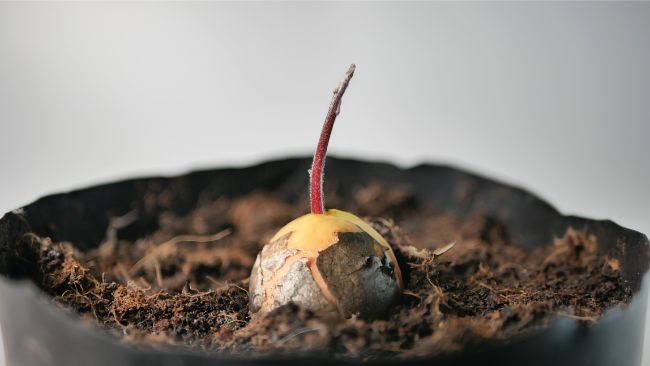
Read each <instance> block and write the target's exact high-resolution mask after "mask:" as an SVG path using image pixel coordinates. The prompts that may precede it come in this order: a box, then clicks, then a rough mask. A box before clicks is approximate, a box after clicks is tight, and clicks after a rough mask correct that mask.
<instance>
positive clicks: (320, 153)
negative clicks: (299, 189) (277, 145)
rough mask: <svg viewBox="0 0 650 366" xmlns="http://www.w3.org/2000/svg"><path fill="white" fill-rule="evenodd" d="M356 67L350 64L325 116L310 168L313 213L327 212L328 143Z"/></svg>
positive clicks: (335, 90)
mask: <svg viewBox="0 0 650 366" xmlns="http://www.w3.org/2000/svg"><path fill="white" fill-rule="evenodd" d="M355 68H356V66H355V65H354V64H352V65H350V67H349V68H348V71H347V72H346V73H345V78H344V79H343V80H342V81H341V82H340V83H339V85H338V86H337V87H336V89H334V96H333V97H332V102H331V103H330V107H329V110H328V111H327V116H326V117H325V123H324V124H323V129H322V130H321V133H320V138H319V139H318V147H316V153H315V154H314V161H313V162H312V164H311V169H310V170H309V175H310V178H311V181H310V183H309V184H310V198H311V213H313V214H322V213H323V212H325V200H324V197H323V169H324V168H325V155H326V154H327V145H328V144H329V141H330V135H331V134H332V128H333V127H334V121H336V116H338V115H339V112H340V108H341V98H342V97H343V93H345V89H347V88H348V84H349V83H350V79H352V75H354V69H355Z"/></svg>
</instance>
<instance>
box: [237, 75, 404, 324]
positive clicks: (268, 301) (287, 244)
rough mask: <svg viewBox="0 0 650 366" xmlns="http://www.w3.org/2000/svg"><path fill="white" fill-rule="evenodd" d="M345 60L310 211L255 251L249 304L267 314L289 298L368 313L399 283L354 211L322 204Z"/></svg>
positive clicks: (394, 267)
mask: <svg viewBox="0 0 650 366" xmlns="http://www.w3.org/2000/svg"><path fill="white" fill-rule="evenodd" d="M354 70H355V65H354V64H353V65H351V66H350V68H349V69H348V71H347V72H346V74H345V78H344V79H343V80H342V81H341V82H340V83H339V85H338V86H337V87H336V89H334V96H333V98H332V101H331V103H330V106H329V110H328V112H327V116H326V118H325V123H324V125H323V129H322V132H321V135H320V139H319V140H318V147H317V148H316V153H315V154H314V160H313V163H312V166H311V169H310V171H309V174H310V198H311V213H309V214H306V215H304V216H302V217H299V218H297V219H295V220H293V221H291V222H290V223H289V224H287V225H286V226H284V227H283V228H282V229H280V231H278V233H277V234H275V236H274V237H273V238H272V239H271V241H270V242H269V243H268V244H267V245H266V246H264V248H263V249H262V251H261V252H260V253H259V254H258V255H257V259H256V261H255V264H254V265H253V269H252V273H251V277H250V288H249V294H250V295H249V296H250V309H251V312H253V313H266V312H269V311H271V310H273V309H275V308H277V307H279V306H282V305H285V304H287V303H290V302H294V303H296V304H299V305H301V306H303V307H305V308H307V309H309V310H312V311H315V312H319V313H324V314H331V315H336V316H343V317H350V316H351V315H353V314H359V316H361V317H363V318H374V317H377V316H379V315H381V314H383V313H385V312H386V311H387V310H388V308H389V307H390V306H391V304H392V303H393V302H394V301H395V300H396V299H397V298H398V297H399V295H400V293H401V291H402V287H403V282H402V274H401V271H400V268H399V265H398V263H397V260H396V258H395V254H394V253H393V250H392V249H391V247H390V245H389V244H388V242H387V241H386V240H385V239H384V238H383V237H382V236H381V235H380V234H379V233H378V232H377V231H376V230H374V229H373V228H372V227H371V226H370V225H369V224H368V223H366V222H364V221H363V220H362V219H360V218H359V217H357V216H355V215H353V214H351V213H348V212H344V211H340V210H335V209H329V210H326V209H325V207H324V199H323V168H324V165H325V155H326V152H327V145H328V143H329V139H330V135H331V133H332V127H333V126H334V121H335V120H336V117H337V115H338V113H339V110H340V106H341V97H342V96H343V93H345V90H346V89H347V87H348V84H349V82H350V79H351V78H352V75H353V74H354Z"/></svg>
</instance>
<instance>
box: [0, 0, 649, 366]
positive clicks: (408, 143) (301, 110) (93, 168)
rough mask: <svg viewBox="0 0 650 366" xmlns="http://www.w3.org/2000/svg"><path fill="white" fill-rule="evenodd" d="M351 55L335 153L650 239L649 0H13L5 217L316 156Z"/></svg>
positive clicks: (8, 30) (5, 13)
mask: <svg viewBox="0 0 650 366" xmlns="http://www.w3.org/2000/svg"><path fill="white" fill-rule="evenodd" d="M350 62H355V63H357V65H358V69H357V74H356V76H355V78H354V80H353V81H352V84H351V86H350V88H349V90H348V94H347V95H346V98H345V100H344V104H343V108H342V114H341V116H340V119H339V122H338V124H337V126H336V128H335V132H334V135H333V138H332V144H331V151H332V152H334V153H336V154H339V155H348V156H356V157H361V158H368V159H373V160H377V159H380V160H389V161H392V162H395V163H397V164H400V165H411V164H414V163H417V162H421V161H436V162H449V163H453V164H457V165H460V166H462V167H466V168H470V169H473V170H475V171H477V172H480V173H484V174H488V175H490V176H493V177H496V178H499V179H501V180H504V181H507V182H511V183H514V184H518V185H522V186H524V187H527V188H529V189H530V190H532V191H533V192H536V193H538V194H539V195H541V196H542V197H544V198H546V199H547V200H549V201H550V202H551V203H553V204H554V205H555V206H556V207H558V208H559V209H560V210H562V211H563V212H566V213H573V214H580V215H586V216H589V217H594V218H611V219H613V220H615V221H617V222H618V223H620V224H622V225H624V226H627V227H631V228H634V229H638V230H640V231H643V232H646V233H650V213H649V212H650V211H649V209H648V207H650V193H649V191H648V188H647V187H649V186H650V158H649V157H650V144H648V137H649V136H650V100H649V97H650V71H649V66H650V4H648V3H519V4H507V3H498V4H495V3H432V4H431V3H418V4H404V3H402V4H394V3H356V4H332V3H327V4H324V3H322V4H317V3H310V4H299V3H287V4H268V3H266V4H252V3H241V4H221V3H143V4H128V3H113V4H102V3H86V4H84V3H48V4H42V3H41V4H35V3H25V4H11V3H1V4H0V167H1V171H2V179H1V180H0V190H1V192H2V194H1V195H0V211H2V212H4V211H7V210H10V209H12V208H15V207H18V206H21V205H24V204H26V203H29V202H30V201H32V200H33V199H35V198H37V197H39V196H41V195H43V194H46V193H51V192H55V191H61V190H68V189H74V188H78V187H82V186H85V185H88V184H93V183H99V182H106V181H110V180H115V179H119V178H124V177H133V176H141V175H147V174H159V173H164V174H175V173H179V172H184V171H187V170H189V169H192V168H197V167H211V166H215V165H223V164H237V165H240V164H249V163H253V162H258V161H262V160H266V159H269V158H274V157H281V156H285V155H287V154H289V155H292V154H306V153H311V151H312V150H313V149H314V146H315V142H316V139H317V136H318V133H319V129H320V124H321V122H322V118H323V116H324V114H325V110H326V107H327V104H328V103H329V98H330V95H331V90H332V88H333V87H334V86H335V84H336V82H337V81H338V80H339V79H340V77H341V75H342V73H343V71H344V70H345V68H346V67H347V65H348V64H349V63H350ZM648 338H650V337H646V344H650V342H649V340H648ZM646 349H650V345H649V346H648V347H646ZM1 359H2V351H1V349H0V365H2V361H1ZM646 360H647V359H646ZM647 363H650V362H647Z"/></svg>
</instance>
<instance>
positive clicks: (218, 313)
mask: <svg viewBox="0 0 650 366" xmlns="http://www.w3.org/2000/svg"><path fill="white" fill-rule="evenodd" d="M328 203H329V204H330V205H331V206H332V207H337V208H340V209H345V210H347V211H350V212H353V213H356V214H359V215H363V216H367V217H368V220H369V221H370V222H371V223H372V224H373V225H374V227H375V228H377V229H378V231H380V233H382V234H383V235H384V236H385V237H386V239H387V240H388V241H389V242H390V243H391V244H392V245H393V246H394V248H395V249H396V254H397V255H398V257H399V259H400V261H401V267H402V271H403V273H404V275H405V282H406V284H405V290H404V293H403V296H402V299H401V301H400V302H399V303H398V304H396V305H395V307H394V309H393V310H392V312H391V313H390V314H389V315H388V316H387V317H385V318H384V319H379V320H375V321H370V322H368V321H363V320H360V319H357V318H354V317H353V318H351V319H347V320H344V321H340V322H332V320H331V319H330V320H324V319H322V318H319V317H318V316H317V314H313V313H309V312H307V311H305V310H303V309H300V308H298V307H296V306H293V305H292V306H286V307H283V308H280V309H278V310H277V311H275V312H273V313H271V314H269V315H267V316H264V317H259V318H255V319H253V320H251V317H250V315H249V312H248V295H247V288H248V282H247V281H248V280H247V277H248V275H249V271H250V269H251V267H252V265H253V261H254V259H255V256H256V254H257V252H258V251H259V250H260V249H261V247H262V246H263V245H264V244H265V243H266V242H267V240H269V239H270V237H271V236H273V234H274V233H275V232H276V231H277V230H278V229H279V228H280V227H281V226H282V225H284V224H285V223H287V222H289V221H290V220H292V219H293V218H295V217H298V216H300V215H302V214H304V213H305V212H306V211H307V205H306V202H304V203H303V204H300V205H296V206H290V205H287V204H285V203H283V202H281V201H279V200H278V199H276V198H275V197H273V196H271V195H266V194H263V193H254V194H250V195H248V196H246V197H243V198H239V199H236V200H232V201H231V200H226V199H219V200H217V201H215V202H212V203H209V204H207V205H203V206H201V207H198V208H196V209H195V210H193V211H192V212H191V213H190V214H188V215H186V216H183V217H178V216H175V215H174V214H173V213H171V212H160V214H159V222H160V229H159V230H158V231H156V232H154V233H153V234H151V235H149V236H147V237H143V238H140V239H138V240H136V241H124V240H121V239H119V238H118V235H116V233H117V230H118V229H120V228H124V227H128V225H129V224H130V222H132V221H133V219H136V218H137V217H136V216H137V213H131V214H129V215H126V216H123V217H120V218H115V219H114V220H112V226H111V228H109V230H108V232H107V234H106V238H105V240H104V242H103V243H102V244H101V245H100V246H99V247H98V249H96V250H93V251H89V252H80V251H78V250H77V249H76V248H75V247H74V243H52V242H51V241H50V240H49V239H47V238H39V237H36V236H28V237H26V243H27V244H29V245H30V246H31V247H32V248H34V249H36V250H38V253H39V264H40V268H39V272H38V273H37V274H36V275H35V277H36V279H37V281H38V282H39V283H40V286H41V287H42V288H43V289H44V290H45V291H47V292H48V293H50V294H51V295H52V296H53V298H54V300H55V301H56V302H57V303H60V304H61V305H62V306H64V307H65V308H68V309H72V310H74V311H76V312H77V313H79V314H80V315H81V316H82V317H83V318H85V319H88V320H89V321H90V322H92V323H95V324H98V325H100V326H102V327H104V328H105V329H106V330H107V331H108V332H110V333H112V334H114V335H115V336H117V337H121V338H122V339H123V340H124V341H125V342H131V343H137V344H140V345H146V346H148V347H161V346H169V345H173V346H175V347H189V348H192V349H196V350H202V351H206V352H231V353H246V354H255V355H262V354H268V353H282V352H291V353H292V354H294V355H295V354H296V353H306V352H309V353H310V354H312V355H313V354H314V352H324V353H328V354H334V355H336V356H339V357H354V358H360V359H372V358H376V357H380V356H381V357H417V356H424V355H432V354H438V353H443V352H451V351H455V350H459V349H462V348H463V347H467V346H469V345H474V344H477V343H484V342H507V340H508V339H511V337H513V336H517V335H520V334H522V333H525V332H530V331H532V330H535V329H539V328H540V327H544V326H546V325H547V324H548V323H549V321H550V320H551V319H552V318H553V317H556V316H566V317H571V318H575V319H579V320H581V321H582V322H583V323H584V324H586V325H588V324H590V323H593V322H595V321H597V319H598V317H599V316H600V315H601V314H603V312H604V311H605V310H606V309H608V308H611V307H613V306H621V305H624V304H626V303H627V302H628V301H629V299H630V296H631V290H630V289H629V288H628V287H626V286H625V285H624V283H623V280H622V279H621V277H620V274H619V263H618V261H617V260H616V259H613V258H612V257H609V256H608V254H609V253H598V251H597V250H598V247H597V244H596V241H597V238H595V237H592V236H588V235H585V234H584V233H581V232H576V231H572V230H570V231H569V232H567V233H566V235H565V236H564V237H563V238H559V239H557V240H556V241H555V242H554V243H540V244H548V245H543V246H540V247H539V248H538V249H536V250H535V251H534V252H532V253H528V252H525V251H524V250H523V249H521V248H519V247H518V246H515V245H513V243H511V242H510V239H509V236H508V231H507V229H506V228H504V227H503V226H502V225H500V224H499V222H496V221H494V220H493V219H490V218H484V217H475V218H473V219H471V220H465V221H460V220H459V219H457V218H455V217H454V216H451V215H449V214H445V213H440V212H436V211H435V210H433V209H430V208H423V207H417V205H415V204H414V202H413V198H412V197H411V196H410V195H409V193H408V191H405V190H400V189H397V188H395V189H383V188H382V187H379V186H371V187H367V188H366V189H363V190H361V191H359V192H358V194H357V195H356V199H355V200H353V202H340V201H339V200H337V198H336V196H332V197H328ZM378 217H382V218H378ZM452 241H455V242H456V246H455V247H454V248H453V249H452V250H451V251H449V252H447V253H446V254H444V255H443V256H442V257H440V258H437V259H435V260H433V255H432V249H434V248H436V247H441V246H443V245H446V244H448V243H450V242H452Z"/></svg>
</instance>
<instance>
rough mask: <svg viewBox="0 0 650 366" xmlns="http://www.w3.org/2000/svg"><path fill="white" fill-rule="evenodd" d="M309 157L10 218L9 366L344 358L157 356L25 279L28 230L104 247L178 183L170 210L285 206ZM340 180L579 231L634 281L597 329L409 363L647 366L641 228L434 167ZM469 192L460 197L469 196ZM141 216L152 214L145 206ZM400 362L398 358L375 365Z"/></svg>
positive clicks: (333, 176) (525, 234) (339, 175)
mask: <svg viewBox="0 0 650 366" xmlns="http://www.w3.org/2000/svg"><path fill="white" fill-rule="evenodd" d="M310 162H311V161H310V159H287V160H280V161H273V162H269V163H264V164H261V165H257V166H253V167H248V168H234V169H217V170H209V171H200V172H195V173H190V174H187V175H183V176H180V177H175V178H144V179H134V180H128V181H122V182H118V183H112V184H106V185H101V186H97V187H92V188H88V189H83V190H79V191H74V192H70V193H65V194H58V195H53V196H48V197H45V198H42V199H39V200H38V201H36V202H34V203H32V204H30V205H28V206H26V207H24V208H22V209H19V210H16V211H14V212H11V213H7V214H5V215H4V217H3V218H2V219H1V220H0V274H1V276H0V321H1V325H2V331H3V333H4V342H5V351H6V355H7V362H8V363H7V365H8V366H21V365H30V366H31V365H138V366H146V365H298V364H300V365H304V364H305V362H311V364H313V365H325V364H346V362H343V361H341V360H335V359H326V358H325V359H324V358H314V359H310V360H305V358H300V359H297V358H286V357H285V358H258V357H254V355H251V357H234V356H228V355H218V354H212V355H206V354H201V353H193V352H188V351H182V350H178V349H170V350H168V351H154V350H147V349H140V348H135V347H131V346H128V345H125V344H122V343H120V342H119V341H117V340H115V339H113V338H111V337H110V336H108V335H106V334H104V333H103V332H102V331H101V330H99V329H98V328H97V327H93V326H89V325H88V324H82V322H81V320H80V319H78V318H76V317H74V316H72V315H70V314H69V313H68V312H65V311H63V310H61V309H60V308H59V307H58V306H55V305H54V304H53V303H52V302H51V301H50V300H49V299H48V298H47V297H46V296H45V295H44V294H43V293H42V292H41V291H40V290H39V289H37V287H36V286H35V285H34V283H32V282H30V281H29V280H27V279H25V278H27V275H28V273H26V272H25V271H26V268H30V266H29V263H25V261H27V262H29V259H28V258H27V259H26V258H23V257H21V256H20V255H19V252H20V248H18V247H17V245H16V243H17V242H18V240H19V238H20V237H22V236H23V235H24V234H25V233H27V232H34V233H36V234H38V235H40V236H49V237H51V238H52V239H53V240H55V241H62V240H65V241H70V242H73V243H75V245H77V246H80V247H82V248H90V247H93V246H95V245H97V244H98V243H99V242H100V240H101V239H102V238H103V237H104V235H105V232H106V227H107V224H108V219H109V218H110V217H115V216H119V215H123V214H125V213H127V212H129V211H131V210H133V209H138V208H142V207H143V205H144V204H145V203H144V197H145V194H146V193H147V192H152V191H159V190H161V189H164V188H172V189H173V192H174V194H175V196H174V197H173V200H172V202H171V204H170V205H169V206H167V207H165V209H172V210H174V211H177V212H179V213H182V212H188V211H189V210H191V209H192V208H193V207H194V206H195V204H196V202H197V201H198V200H199V199H201V200H212V199H216V198H217V197H220V196H224V195H225V196H229V197H235V196H239V195H244V194H246V193H248V192H250V191H252V190H267V191H273V192H276V193H278V194H279V195H280V196H281V197H283V198H284V199H286V201H287V202H296V201H297V200H298V199H299V198H300V197H301V196H302V195H305V194H307V185H306V181H307V169H308V167H309V164H310ZM327 169H328V177H330V178H329V179H330V183H332V182H334V181H336V184H337V186H336V187H337V193H338V194H340V195H341V196H343V197H346V196H350V195H351V194H352V192H353V190H354V189H355V188H358V187H359V186H360V185H365V184H369V183H371V182H380V183H382V184H384V185H387V186H390V185H401V186H404V185H406V186H408V187H410V188H411V189H412V191H413V192H414V193H415V196H416V199H418V200H421V201H422V202H426V203H427V204H430V205H433V206H435V207H437V208H440V209H443V210H447V211H450V212H453V213H455V214H457V215H460V216H461V217H467V216H470V215H473V214H476V213H481V214H484V215H488V216H489V217H491V218H493V219H494V220H498V221H499V222H501V223H502V224H503V225H505V227H506V228H507V230H508V232H509V234H510V235H511V237H512V238H513V240H514V241H515V243H516V244H518V245H521V246H524V247H526V248H532V247H534V246H536V245H542V244H545V243H549V242H551V240H552V238H553V237H554V236H560V235H562V234H564V232H565V231H566V229H567V228H568V227H569V226H571V227H573V228H576V229H584V230H587V231H588V232H591V233H593V234H595V235H596V236H597V237H598V245H599V246H600V247H601V249H603V250H610V249H614V250H613V252H614V253H617V254H616V255H617V256H618V259H619V261H620V263H621V270H622V275H623V277H624V279H625V280H626V281H627V282H628V283H629V284H630V286H631V287H632V288H633V290H634V296H633V301H632V303H631V304H630V305H629V306H628V307H627V308H626V309H625V310H623V311H621V310H613V311H609V312H608V313H607V314H605V315H604V316H603V317H602V318H601V319H600V321H599V322H598V324H596V325H594V326H591V327H587V326H583V325H580V324H579V323H577V322H576V321H574V320H572V319H569V318H558V319H556V320H554V321H553V322H552V324H551V326H550V327H549V328H547V329H544V330H540V331H538V332H536V333H533V334H530V335H528V336H526V337H522V338H519V339H514V340H512V341H511V342H509V343H508V344H506V345H501V346H490V347H483V348H476V349H469V350H464V351H463V352H460V353H456V354H451V355H447V356H442V357H437V358H434V359H419V360H412V361H408V362H404V361H402V362H400V363H403V364H407V365H409V364H410V365H425V364H426V365H431V364H436V365H448V364H458V365H461V364H479V363H480V364H482V365H485V364H527V365H639V364H640V363H641V353H642V351H643V333H644V324H645V312H646V309H647V307H648V287H650V286H649V282H650V272H649V271H648V269H649V268H650V243H649V242H648V238H647V237H646V236H645V235H643V234H641V233H638V232H636V231H633V230H629V229H625V228H623V227H620V226H618V225H617V224H615V223H613V222H611V221H595V220H589V219H584V218H580V217H574V216H563V215H561V214H560V213H558V212H557V211H556V210H555V209H554V208H553V207H551V206H550V205H548V204H547V203H546V202H544V201H542V200H540V199H539V198H537V197H535V196H533V195H531V194H530V193H528V192H526V191H524V190H521V189H518V188H514V187H510V186H507V185H504V184H501V183H497V182H495V181H492V180H489V179H486V178H482V177H479V176H476V175H473V174H469V173H465V172H463V171H460V170H457V169H454V168H451V167H446V166H435V165H420V166H417V167H414V168H411V169H400V168H397V167H394V166H392V165H388V164H382V163H369V162H360V161H354V160H343V159H335V158H330V159H329V160H328V166H327ZM461 191H462V192H464V194H460V193H459V192H461ZM140 212H151V211H145V210H140ZM156 227H157V216H156V215H155V214H150V215H149V216H146V215H145V216H142V217H140V218H139V220H138V221H137V222H136V223H134V224H133V225H131V226H129V228H128V230H123V231H121V232H119V235H120V236H121V237H125V238H129V237H131V238H135V237H140V236H143V235H145V234H146V233H148V232H151V231H153V230H155V229H156ZM373 363H377V364H396V363H398V362H397V361H376V362H373Z"/></svg>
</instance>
